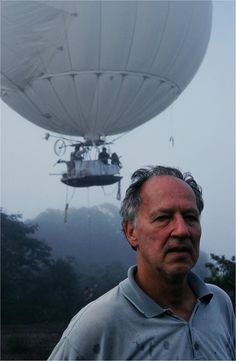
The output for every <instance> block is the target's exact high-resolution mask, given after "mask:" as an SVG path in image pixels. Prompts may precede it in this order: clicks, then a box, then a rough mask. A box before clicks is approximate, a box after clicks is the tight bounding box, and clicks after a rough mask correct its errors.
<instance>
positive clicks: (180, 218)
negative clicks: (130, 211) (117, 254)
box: [126, 176, 201, 277]
mask: <svg viewBox="0 0 236 361" xmlns="http://www.w3.org/2000/svg"><path fill="white" fill-rule="evenodd" d="M140 196H141V204H140V208H139V211H138V217H137V221H136V223H135V225H132V224H128V225H127V227H126V231H127V232H126V233H127V238H128V240H129V242H130V244H131V245H132V246H134V247H136V249H137V262H138V269H140V270H142V272H143V273H144V274H146V275H147V277H148V276H150V277H152V276H155V275H156V274H159V275H160V274H162V275H165V276H168V277H171V276H173V275H180V274H186V273H187V272H188V271H189V270H190V269H191V268H192V267H193V266H194V265H195V263H196V261H197V259H198V255H199V241H200V237H201V226H200V221H199V211H198V208H197V204H196V198H195V194H194V192H193V190H192V189H191V188H190V186H188V185H187V184H186V183H185V182H184V181H182V180H180V179H178V178H176V177H173V176H158V177H156V176H154V177H152V178H150V179H149V180H148V181H147V182H145V183H144V185H143V187H142V189H141V194H140Z"/></svg>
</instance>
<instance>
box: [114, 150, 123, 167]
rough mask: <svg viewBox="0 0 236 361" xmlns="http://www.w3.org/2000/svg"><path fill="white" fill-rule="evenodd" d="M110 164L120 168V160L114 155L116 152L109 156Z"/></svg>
mask: <svg viewBox="0 0 236 361" xmlns="http://www.w3.org/2000/svg"><path fill="white" fill-rule="evenodd" d="M111 164H114V165H118V167H119V168H121V167H122V165H121V162H120V159H119V157H118V155H117V154H116V152H114V153H112V155H111Z"/></svg>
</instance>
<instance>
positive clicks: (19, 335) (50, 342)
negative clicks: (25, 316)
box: [1, 323, 66, 361]
mask: <svg viewBox="0 0 236 361" xmlns="http://www.w3.org/2000/svg"><path fill="white" fill-rule="evenodd" d="M65 327H66V325H65V324H56V323H52V324H51V323H48V324H46V323H44V324H32V325H3V326H2V337H1V360H18V361H20V360H47V358H48V356H49V355H50V353H51V351H52V349H53V347H54V346H55V344H56V343H57V342H58V341H59V339H60V337H61V335H62V332H63V331H64V329H65Z"/></svg>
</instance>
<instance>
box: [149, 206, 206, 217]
mask: <svg viewBox="0 0 236 361" xmlns="http://www.w3.org/2000/svg"><path fill="white" fill-rule="evenodd" d="M174 211H175V210H174V208H158V209H157V210H155V211H153V212H152V213H151V214H150V216H149V218H150V219H153V218H155V216H156V215H158V214H160V213H174ZM183 213H194V214H195V215H196V216H199V215H200V213H199V211H198V209H197V208H196V209H195V208H192V207H189V208H186V209H184V210H183Z"/></svg>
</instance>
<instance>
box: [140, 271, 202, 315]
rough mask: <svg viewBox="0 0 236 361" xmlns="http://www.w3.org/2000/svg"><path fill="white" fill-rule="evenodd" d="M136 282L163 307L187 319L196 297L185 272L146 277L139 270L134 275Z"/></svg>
mask: <svg viewBox="0 0 236 361" xmlns="http://www.w3.org/2000/svg"><path fill="white" fill-rule="evenodd" d="M135 280H136V282H137V284H138V285H139V286H140V287H141V288H142V289H143V291H144V292H145V293H147V294H148V295H149V296H150V297H151V298H152V299H153V300H154V301H156V302H157V303H158V304H159V305H160V306H161V307H163V308H170V309H171V310H172V311H173V312H174V313H176V314H177V315H178V316H180V317H182V318H184V319H185V320H188V319H189V318H190V316H191V313H192V310H193V308H194V305H195V301H196V297H195V295H194V293H193V291H192V289H191V287H190V286H189V284H188V280H187V274H185V275H177V276H176V275H175V276H173V277H171V276H168V275H162V276H160V275H159V277H157V276H156V277H147V275H146V274H145V277H144V275H143V274H142V272H140V271H139V270H138V271H137V273H136V275H135Z"/></svg>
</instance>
